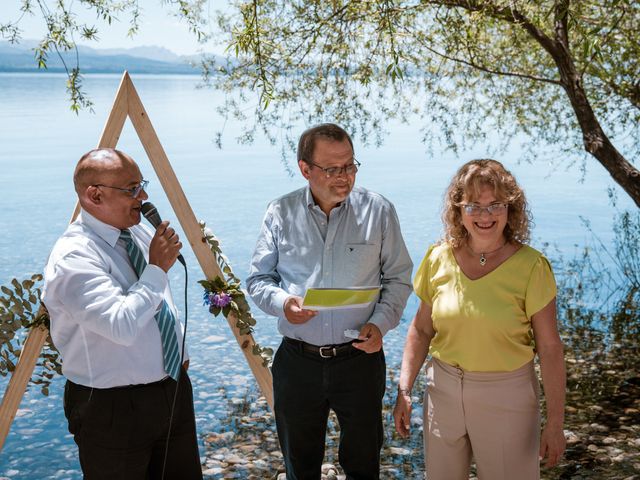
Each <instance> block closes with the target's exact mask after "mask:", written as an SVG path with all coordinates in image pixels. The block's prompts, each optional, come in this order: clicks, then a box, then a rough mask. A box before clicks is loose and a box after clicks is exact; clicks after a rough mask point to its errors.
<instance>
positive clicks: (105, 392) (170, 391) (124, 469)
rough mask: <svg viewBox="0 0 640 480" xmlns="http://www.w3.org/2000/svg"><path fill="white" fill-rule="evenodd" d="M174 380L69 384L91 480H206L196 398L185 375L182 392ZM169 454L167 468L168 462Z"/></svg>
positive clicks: (72, 418) (68, 407) (72, 424)
mask: <svg viewBox="0 0 640 480" xmlns="http://www.w3.org/2000/svg"><path fill="white" fill-rule="evenodd" d="M176 385H177V384H176V382H175V381H174V380H173V379H171V378H169V379H165V380H163V381H160V382H155V383H150V384H147V385H133V386H127V387H115V388H106V389H98V388H89V387H85V386H82V385H77V384H75V383H73V382H70V381H67V384H66V385H65V390H64V412H65V416H66V417H67V420H68V421H69V431H70V432H71V433H72V434H73V438H74V440H75V442H76V444H77V445H78V451H79V455H80V465H81V467H82V472H83V474H84V478H85V479H87V480H102V479H104V480H107V479H109V480H155V479H160V478H163V477H162V471H163V469H164V479H166V480H173V479H175V480H191V479H194V480H200V479H202V467H201V465H200V456H199V453H198V440H197V436H196V424H195V416H194V411H193V393H192V389H191V381H190V380H189V376H188V375H187V372H186V371H185V370H184V369H182V372H181V374H180V382H179V387H178V392H177V398H176V403H175V409H174V412H173V420H172V423H171V432H170V434H169V443H168V447H167V435H168V432H169V418H170V416H171V406H172V404H173V400H174V394H175V392H176ZM165 452H166V462H165Z"/></svg>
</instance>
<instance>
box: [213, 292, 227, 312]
mask: <svg viewBox="0 0 640 480" xmlns="http://www.w3.org/2000/svg"><path fill="white" fill-rule="evenodd" d="M209 302H210V304H211V305H213V306H216V307H220V308H224V307H226V306H227V305H229V304H230V303H231V295H228V294H226V293H224V292H220V293H211V294H209Z"/></svg>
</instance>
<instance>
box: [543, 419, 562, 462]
mask: <svg viewBox="0 0 640 480" xmlns="http://www.w3.org/2000/svg"><path fill="white" fill-rule="evenodd" d="M566 445H567V441H566V440H565V438H564V431H563V430H562V427H561V426H555V425H549V424H547V425H545V427H544V429H543V430H542V436H541V437H540V460H542V459H544V458H545V457H546V460H545V462H544V466H545V467H547V468H549V467H554V466H555V465H557V464H558V462H559V461H560V458H562V454H563V453H564V449H565V447H566Z"/></svg>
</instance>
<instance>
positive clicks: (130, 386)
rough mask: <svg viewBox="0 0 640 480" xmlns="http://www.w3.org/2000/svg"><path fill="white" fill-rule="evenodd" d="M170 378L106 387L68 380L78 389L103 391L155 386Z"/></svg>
mask: <svg viewBox="0 0 640 480" xmlns="http://www.w3.org/2000/svg"><path fill="white" fill-rule="evenodd" d="M168 380H171V377H170V376H168V375H167V376H166V377H164V378H163V379H162V380H158V381H157V382H151V383H139V384H136V385H119V386H117V387H106V388H97V387H87V386H86V385H80V384H78V383H74V382H72V381H71V380H67V382H69V383H70V384H71V385H72V386H73V387H75V388H77V389H78V390H103V391H105V392H106V391H108V390H132V389H136V388H147V387H154V386H157V385H162V384H163V383H165V382H166V381H168Z"/></svg>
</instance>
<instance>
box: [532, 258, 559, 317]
mask: <svg viewBox="0 0 640 480" xmlns="http://www.w3.org/2000/svg"><path fill="white" fill-rule="evenodd" d="M555 296H556V279H555V277H554V276H553V270H552V269H551V265H550V264H549V261H548V260H547V259H546V258H545V257H543V256H542V255H540V256H539V257H538V259H537V260H536V262H535V264H534V265H533V268H532V270H531V275H530V277H529V283H528V284H527V292H526V295H525V313H526V315H527V318H529V319H531V317H532V316H534V315H535V314H536V313H538V312H539V311H540V310H542V309H543V308H544V307H546V306H547V305H548V304H549V302H550V301H551V300H553V298H554V297H555Z"/></svg>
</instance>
